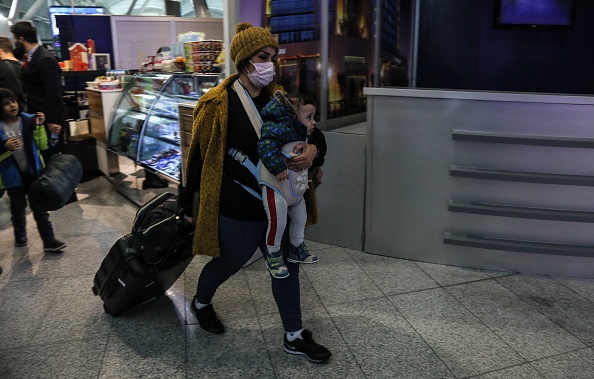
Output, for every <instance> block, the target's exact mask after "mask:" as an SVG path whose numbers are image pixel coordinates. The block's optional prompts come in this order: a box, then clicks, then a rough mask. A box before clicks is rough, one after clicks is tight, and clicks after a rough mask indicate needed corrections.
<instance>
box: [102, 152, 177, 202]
mask: <svg viewBox="0 0 594 379" xmlns="http://www.w3.org/2000/svg"><path fill="white" fill-rule="evenodd" d="M118 164H119V169H120V172H119V173H117V174H115V175H113V176H112V177H111V178H110V180H112V182H113V187H114V189H115V190H116V191H118V192H119V193H120V194H121V195H123V196H124V197H126V198H128V199H129V200H130V201H132V202H133V203H135V204H137V205H139V206H140V205H142V204H144V203H146V202H147V201H149V200H150V199H152V198H153V197H154V196H155V195H156V194H158V193H163V192H167V191H169V192H173V193H177V184H175V183H173V182H170V183H169V186H168V187H166V188H149V189H143V187H142V183H143V182H144V180H145V174H146V171H145V169H144V168H143V167H141V166H140V165H138V164H136V163H135V162H134V161H133V160H131V159H129V158H126V157H124V156H121V155H119V156H118Z"/></svg>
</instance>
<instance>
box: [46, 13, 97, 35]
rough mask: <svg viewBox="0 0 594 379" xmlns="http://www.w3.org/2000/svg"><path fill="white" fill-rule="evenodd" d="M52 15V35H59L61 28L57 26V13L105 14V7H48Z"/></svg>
mask: <svg viewBox="0 0 594 379" xmlns="http://www.w3.org/2000/svg"><path fill="white" fill-rule="evenodd" d="M48 10H49V15H50V26H51V28H52V36H54V37H58V36H59V35H60V29H58V27H57V26H56V15H57V14H60V15H63V14H105V8H102V7H59V6H52V7H48Z"/></svg>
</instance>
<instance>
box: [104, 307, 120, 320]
mask: <svg viewBox="0 0 594 379" xmlns="http://www.w3.org/2000/svg"><path fill="white" fill-rule="evenodd" d="M103 310H104V311H105V313H107V314H108V315H111V316H112V317H116V316H117V315H119V312H118V313H112V312H111V311H110V310H109V308H107V306H106V305H105V304H103Z"/></svg>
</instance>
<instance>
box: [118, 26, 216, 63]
mask: <svg viewBox="0 0 594 379" xmlns="http://www.w3.org/2000/svg"><path fill="white" fill-rule="evenodd" d="M188 31H193V32H204V33H205V36H206V37H205V38H207V39H217V40H223V19H220V18H187V17H144V16H111V32H112V38H113V50H114V57H113V61H114V62H115V67H117V68H118V69H122V70H123V69H139V68H140V66H141V64H142V63H143V62H146V61H147V56H148V55H155V54H156V53H157V50H158V49H159V47H161V46H166V45H169V44H171V43H173V42H177V35H178V34H180V33H185V32H188Z"/></svg>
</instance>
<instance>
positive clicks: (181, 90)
mask: <svg viewBox="0 0 594 379" xmlns="http://www.w3.org/2000/svg"><path fill="white" fill-rule="evenodd" d="M218 79H219V74H191V73H161V72H152V73H139V74H137V75H135V76H134V78H132V80H131V81H130V83H128V84H127V85H126V88H124V90H123V92H122V95H121V97H120V99H119V101H118V103H117V104H116V106H115V108H114V110H113V113H112V117H111V128H110V130H109V137H108V144H107V147H108V149H109V150H111V151H114V152H115V153H117V154H120V155H123V156H125V157H128V158H130V159H132V160H134V161H135V162H136V163H138V164H140V165H141V166H143V167H144V168H146V169H148V170H150V171H152V172H155V173H157V174H160V175H161V176H164V177H166V178H167V179H169V180H172V181H174V182H177V183H179V180H180V169H181V146H180V129H179V114H178V107H179V104H180V103H190V104H195V103H196V102H197V101H198V99H199V98H200V97H201V96H202V95H203V94H204V93H206V91H208V90H209V89H210V88H212V87H213V86H214V85H216V83H217V81H218Z"/></svg>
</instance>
